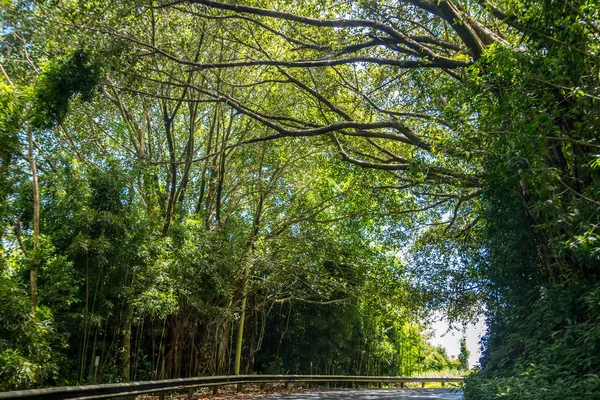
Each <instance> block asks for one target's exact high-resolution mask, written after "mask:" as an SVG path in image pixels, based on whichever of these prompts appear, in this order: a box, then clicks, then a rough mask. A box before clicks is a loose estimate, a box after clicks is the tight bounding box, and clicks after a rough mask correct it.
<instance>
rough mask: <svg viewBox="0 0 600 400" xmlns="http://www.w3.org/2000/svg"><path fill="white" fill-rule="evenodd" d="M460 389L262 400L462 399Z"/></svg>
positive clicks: (337, 392)
mask: <svg viewBox="0 0 600 400" xmlns="http://www.w3.org/2000/svg"><path fill="white" fill-rule="evenodd" d="M462 397H463V395H462V390H459V389H362V390H331V391H323V392H302V393H286V394H277V395H269V396H266V397H263V398H262V400H316V399H331V400H349V399H352V400H378V399H384V400H461V399H462Z"/></svg>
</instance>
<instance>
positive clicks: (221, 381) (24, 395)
mask: <svg viewBox="0 0 600 400" xmlns="http://www.w3.org/2000/svg"><path fill="white" fill-rule="evenodd" d="M463 380H464V378H462V377H456V378H449V377H448V378H445V377H403V376H352V375H229V376H202V377H197V378H181V379H166V380H160V381H142V382H129V383H107V384H100V385H85V386H63V387H53V388H45V389H30V390H17V391H12V392H0V400H9V399H10V400H13V399H20V400H26V399H39V400H59V399H61V400H62V399H74V400H84V399H86V400H87V399H114V398H127V399H134V398H135V396H137V395H140V394H149V393H158V394H159V395H160V398H161V399H163V398H164V396H165V393H166V392H176V391H186V390H187V392H188V397H189V398H191V397H192V396H193V394H194V391H195V390H196V389H198V388H201V387H213V388H215V387H217V388H218V387H219V386H225V385H243V384H249V383H253V384H261V386H263V385H264V384H266V383H284V384H286V385H287V384H290V383H307V384H310V383H353V384H359V383H375V384H384V383H387V384H399V385H400V386H401V387H404V385H405V384H407V383H421V384H422V385H423V386H425V383H430V382H435V383H438V382H441V383H442V384H445V383H459V384H462V382H463Z"/></svg>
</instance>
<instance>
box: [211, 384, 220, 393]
mask: <svg viewBox="0 0 600 400" xmlns="http://www.w3.org/2000/svg"><path fill="white" fill-rule="evenodd" d="M212 388H213V391H212V392H213V394H217V393H219V386H218V385H215V386H213V387H212Z"/></svg>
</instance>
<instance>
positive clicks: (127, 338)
mask: <svg viewBox="0 0 600 400" xmlns="http://www.w3.org/2000/svg"><path fill="white" fill-rule="evenodd" d="M132 323H133V306H131V305H130V306H129V307H128V309H127V312H126V314H125V318H124V320H123V357H122V360H123V365H122V367H121V379H123V382H129V380H130V379H131V324H132Z"/></svg>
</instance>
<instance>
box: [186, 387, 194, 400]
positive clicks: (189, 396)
mask: <svg viewBox="0 0 600 400" xmlns="http://www.w3.org/2000/svg"><path fill="white" fill-rule="evenodd" d="M187 392H188V399H191V398H193V397H194V393H196V389H194V388H191V389H188V391H187Z"/></svg>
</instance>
